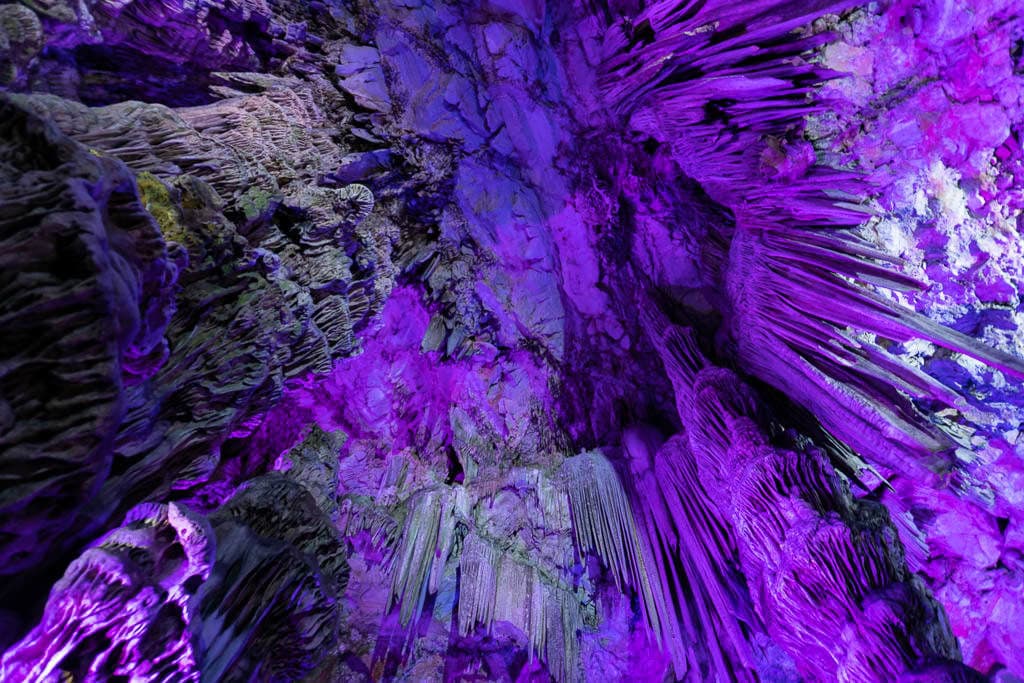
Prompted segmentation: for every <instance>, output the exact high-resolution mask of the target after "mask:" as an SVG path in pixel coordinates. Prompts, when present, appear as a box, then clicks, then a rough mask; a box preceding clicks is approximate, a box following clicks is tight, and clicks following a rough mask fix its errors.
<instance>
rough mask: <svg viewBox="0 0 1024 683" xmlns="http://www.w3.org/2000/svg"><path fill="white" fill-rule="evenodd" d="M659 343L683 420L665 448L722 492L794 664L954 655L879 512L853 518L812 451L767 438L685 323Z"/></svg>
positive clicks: (868, 676)
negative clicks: (681, 430)
mask: <svg viewBox="0 0 1024 683" xmlns="http://www.w3.org/2000/svg"><path fill="white" fill-rule="evenodd" d="M656 343H657V344H658V346H659V352H660V353H661V354H662V357H663V359H664V361H665V366H666V369H667V371H668V372H669V375H670V377H671V379H672V380H673V383H674V385H675V389H676V395H677V403H678V406H679V411H680V417H681V419H682V420H683V422H684V424H686V425H687V426H688V429H687V432H686V438H685V440H683V439H675V440H672V441H670V442H669V444H668V446H670V447H671V448H672V449H673V451H674V452H673V457H674V458H676V459H687V458H689V459H692V461H693V462H694V463H695V465H696V471H697V473H698V474H699V476H700V477H701V478H702V479H704V480H705V481H707V482H709V484H710V486H712V487H713V488H714V489H715V490H717V491H721V492H722V493H723V494H724V495H722V496H719V497H717V498H715V499H714V501H713V503H714V506H715V508H716V511H717V513H718V514H719V515H720V516H721V517H722V519H724V520H726V521H727V522H728V523H729V525H730V526H731V528H732V533H733V538H734V539H735V542H736V544H737V546H736V551H737V552H736V555H737V559H738V562H739V565H740V567H741V568H742V570H743V574H744V575H745V576H746V578H747V581H748V582H749V593H750V596H751V599H752V602H753V605H754V607H755V609H756V611H757V614H758V615H760V618H761V619H762V620H763V621H764V622H765V624H766V627H767V630H768V633H769V634H770V635H771V637H772V638H773V640H774V641H775V642H776V643H778V644H779V645H780V646H782V647H783V648H784V649H785V650H786V651H787V652H788V653H789V654H791V655H792V656H793V657H794V659H795V661H796V662H797V668H798V669H799V671H800V673H801V674H802V675H804V676H806V677H811V678H817V677H822V676H824V677H827V678H830V679H833V680H841V681H862V680H874V679H876V678H877V677H879V676H883V675H894V674H897V673H900V672H909V671H913V670H915V669H917V668H918V667H920V666H922V665H923V664H925V663H928V662H934V661H943V660H946V659H955V658H956V657H957V656H958V652H957V650H956V645H955V641H954V640H953V639H952V637H951V636H950V634H949V632H948V627H947V626H946V625H945V622H944V619H943V617H942V615H941V614H940V613H939V612H938V611H937V610H936V608H935V606H934V604H933V603H932V602H931V601H930V599H929V598H928V597H927V596H926V595H925V594H924V593H923V592H922V591H921V590H920V589H919V588H918V587H917V584H916V583H915V582H914V580H913V579H908V578H907V577H906V576H905V567H904V566H903V562H902V552H901V549H900V546H899V541H898V539H897V538H896V535H895V531H894V529H893V528H892V527H891V525H890V524H889V523H888V519H887V518H886V517H885V516H884V515H880V514H876V515H875V516H874V517H872V516H871V515H866V514H861V515H859V516H858V517H856V518H855V516H854V515H853V514H852V512H853V509H852V506H853V503H852V502H851V501H850V500H849V497H848V495H844V490H843V489H842V487H841V486H840V484H839V482H838V481H837V479H836V475H835V474H834V472H833V471H831V469H830V468H829V467H828V465H827V463H826V462H824V460H823V457H822V455H821V454H820V453H819V452H818V451H815V450H813V449H808V450H806V451H804V452H800V453H797V452H793V451H789V450H783V449H780V448H776V447H774V446H773V445H771V444H770V443H769V442H768V439H767V438H766V437H765V435H764V433H763V432H762V430H761V427H760V425H759V423H758V420H757V415H756V413H755V412H754V410H753V407H754V405H755V404H754V402H753V401H752V400H751V397H752V395H751V394H750V390H749V389H748V388H747V387H745V386H744V385H743V383H742V382H741V381H740V379H739V378H738V377H737V376H736V375H735V374H734V373H732V372H730V371H727V370H723V369H721V368H715V367H711V366H709V364H708V363H707V362H706V361H705V360H704V359H703V357H702V356H701V355H700V352H699V350H698V349H697V346H696V344H695V343H694V341H693V339H692V337H691V336H690V335H689V333H688V332H684V331H683V330H681V329H678V328H671V327H670V328H669V329H668V330H667V331H666V332H665V333H664V334H663V335H660V336H659V338H658V339H657V340H656ZM859 505H866V504H865V503H861V504H859Z"/></svg>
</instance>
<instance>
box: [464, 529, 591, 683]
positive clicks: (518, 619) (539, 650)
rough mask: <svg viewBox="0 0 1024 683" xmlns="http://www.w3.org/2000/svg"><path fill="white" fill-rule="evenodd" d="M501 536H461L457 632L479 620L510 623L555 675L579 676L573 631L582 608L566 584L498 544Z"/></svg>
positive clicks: (580, 626)
mask: <svg viewBox="0 0 1024 683" xmlns="http://www.w3.org/2000/svg"><path fill="white" fill-rule="evenodd" d="M500 542H501V539H487V538H484V537H482V536H480V535H478V534H474V533H471V534H469V535H467V536H466V538H465V539H464V541H463V546H462V556H461V558H460V559H459V571H460V575H461V577H460V589H459V590H460V597H459V616H458V625H459V633H460V634H462V635H469V634H471V633H472V632H473V629H474V628H475V627H476V626H477V625H478V624H479V625H480V626H482V627H483V628H484V629H486V630H488V631H489V630H490V629H491V627H492V626H493V624H494V623H495V622H498V621H504V622H508V623H509V624H512V625H513V626H515V627H516V628H517V629H519V630H520V631H522V632H523V633H524V634H526V638H527V642H528V654H529V657H530V658H531V659H532V658H533V657H534V656H538V657H540V659H541V660H542V661H544V662H545V663H546V664H547V666H548V669H549V670H550V671H551V672H552V674H554V676H555V678H556V680H559V681H566V682H567V683H575V682H576V681H580V680H582V678H581V675H582V671H581V662H580V648H579V634H580V632H581V631H582V630H583V614H582V608H581V605H580V600H579V597H578V596H577V595H576V592H575V591H574V590H573V588H572V586H571V585H569V584H567V583H565V582H564V581H561V580H559V579H558V578H557V577H556V576H553V575H551V574H550V573H548V572H546V571H544V570H543V569H542V568H541V567H539V566H537V565H536V564H535V563H533V562H531V561H530V560H529V559H528V558H527V557H525V556H523V555H522V554H521V553H519V554H517V553H515V552H510V551H506V550H503V549H502V548H500V547H499V546H498V543H500Z"/></svg>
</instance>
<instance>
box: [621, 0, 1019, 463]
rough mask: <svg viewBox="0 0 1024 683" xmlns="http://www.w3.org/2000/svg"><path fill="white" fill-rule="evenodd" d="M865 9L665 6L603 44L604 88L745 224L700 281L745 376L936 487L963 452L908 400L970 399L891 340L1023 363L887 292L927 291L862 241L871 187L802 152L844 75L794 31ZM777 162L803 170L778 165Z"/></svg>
mask: <svg viewBox="0 0 1024 683" xmlns="http://www.w3.org/2000/svg"><path fill="white" fill-rule="evenodd" d="M854 4H855V3H854V2H852V1H851V0H824V1H822V2H814V3H794V2H785V1H782V0H765V1H763V2H758V3H756V4H755V5H754V6H749V5H747V4H744V5H742V6H740V5H737V4H736V3H731V2H726V1H725V0H712V1H710V2H682V3H679V2H675V1H673V0H661V1H658V2H654V3H651V4H650V5H648V6H647V7H646V8H645V9H644V10H643V11H641V12H639V13H638V14H637V16H635V17H632V18H631V21H630V22H623V23H622V24H621V25H619V26H616V27H615V28H614V29H613V30H612V31H611V32H610V34H609V36H608V37H607V38H606V42H605V62H604V65H603V73H602V76H601V85H602V88H603V93H604V97H605V101H606V102H607V104H608V106H609V108H610V109H611V111H612V112H614V115H615V117H616V118H617V119H618V120H619V121H620V122H621V123H622V124H623V125H625V126H626V127H627V128H628V129H630V130H631V131H632V132H633V134H636V135H641V134H642V135H648V136H650V137H651V138H652V139H653V140H658V141H663V142H665V143H666V144H668V145H671V147H672V148H673V152H674V153H673V159H675V160H676V161H677V162H678V163H679V164H680V168H681V169H682V171H683V172H684V173H685V174H686V175H687V176H688V177H689V178H691V179H693V180H696V181H698V182H699V183H700V184H701V186H702V187H703V188H704V189H706V190H707V192H708V195H709V196H710V197H711V199H713V200H714V201H715V202H717V203H719V204H721V205H722V206H723V207H725V208H727V209H728V210H730V211H731V212H732V214H733V217H734V224H732V223H729V224H723V225H721V226H720V227H719V229H718V233H717V234H714V235H710V236H707V237H705V238H704V239H703V241H704V242H706V243H707V244H709V245H717V246H718V247H719V248H720V250H721V251H720V253H717V254H714V253H712V251H713V250H711V249H705V250H704V251H703V252H702V253H703V254H704V256H705V258H704V259H703V263H702V266H701V268H702V274H701V277H702V279H703V282H704V285H705V286H706V287H708V288H710V289H713V290H715V291H716V292H722V293H725V294H726V295H727V298H728V306H727V310H724V311H723V313H724V315H725V316H726V327H727V329H728V330H729V332H730V335H731V338H732V339H731V341H732V344H733V345H734V346H735V354H736V356H737V359H738V360H739V362H740V363H741V365H742V366H743V369H744V370H746V371H747V372H750V373H751V374H754V375H756V376H758V377H759V378H761V379H762V380H765V381H768V382H769V383H771V384H773V385H774V386H775V387H776V388H778V389H779V390H781V391H783V392H784V393H786V394H787V395H789V396H791V397H793V398H794V399H795V400H796V401H798V402H799V403H801V404H802V405H804V406H805V407H806V408H808V409H810V410H811V411H812V412H814V414H815V415H816V416H817V418H818V419H819V420H820V421H821V422H822V424H823V425H824V426H825V427H826V428H827V429H828V430H830V431H831V432H832V433H833V434H834V435H835V436H836V437H838V438H839V439H840V440H842V441H844V442H845V443H847V444H849V445H850V446H851V447H853V449H854V450H855V451H857V452H859V453H861V454H862V455H863V456H864V457H867V458H869V459H870V460H871V461H872V462H875V463H881V464H884V465H886V466H888V467H891V468H892V469H893V470H895V471H898V472H904V473H909V474H913V475H914V476H917V477H920V478H925V477H929V476H932V475H930V471H934V470H942V469H948V468H949V467H950V466H951V465H952V462H953V458H952V451H953V448H954V446H953V442H952V441H951V439H950V438H949V437H948V435H946V434H944V433H943V432H942V431H941V430H940V429H938V428H937V427H936V425H935V424H933V423H932V421H931V420H930V419H929V418H928V417H927V416H926V415H923V414H922V413H921V412H920V410H919V409H918V408H917V407H915V405H914V404H913V402H912V400H911V399H912V398H917V399H920V398H928V399H935V400H940V401H943V402H946V403H947V404H949V405H959V404H960V401H959V400H958V398H957V397H956V396H955V395H954V394H952V393H951V392H950V391H949V390H948V389H947V388H945V387H943V386H941V385H940V384H939V383H938V382H936V381H935V380H933V379H932V378H930V377H928V376H927V375H925V374H924V373H922V372H921V371H919V370H918V369H916V368H914V367H912V366H910V365H908V364H906V363H904V362H903V361H901V360H899V359H898V358H896V357H895V356H893V355H891V354H889V353H888V352H887V351H886V350H885V349H883V347H882V345H883V344H884V343H885V340H890V341H895V342H906V341H909V340H911V339H927V340H928V341H931V342H933V343H935V344H937V345H939V346H941V347H944V348H946V349H949V350H951V351H955V352H958V353H962V354H964V355H967V356H970V357H972V358H975V359H977V360H979V361H980V362H982V363H985V364H987V365H989V366H991V367H993V368H997V369H999V370H1000V371H1002V372H1004V373H1007V374H1008V375H1012V376H1017V377H1024V363H1022V362H1021V361H1020V359H1018V358H1015V357H1013V356H1012V355H1010V354H1008V353H1005V352H1003V351H1000V350H997V349H993V348H990V347H988V346H985V345H984V344H981V343H980V342H978V341H977V340H975V339H972V338H970V337H968V336H967V335H964V334H962V333H961V332H959V331H956V330H953V329H950V328H947V327H943V326H941V325H939V324H937V323H935V322H933V321H932V320H930V319H928V318H927V317H925V316H923V315H920V314H918V313H916V312H914V311H913V310H910V309H908V308H906V307H903V306H901V305H899V304H898V303H896V302H895V301H893V300H891V299H889V298H887V297H885V296H883V295H882V294H881V293H879V292H878V289H879V288H881V289H883V290H896V291H906V290H908V289H915V288H918V287H919V286H920V285H919V283H917V282H916V281H915V280H914V279H913V278H910V277H908V276H906V275H903V274H902V273H900V272H899V262H898V260H897V259H894V258H893V257H892V256H889V255H888V254H885V253H883V252H881V251H880V250H878V249H877V248H874V247H873V246H871V245H869V244H867V243H866V242H865V241H864V240H863V239H862V238H860V237H858V236H857V235H856V234H855V233H854V230H853V229H854V228H856V227H857V226H858V225H859V224H860V223H862V222H863V221H864V220H866V219H867V218H868V217H869V216H870V215H871V210H870V209H869V208H867V207H866V206H865V205H864V204H863V203H862V202H861V200H860V199H859V198H861V197H864V196H865V195H867V194H870V192H871V191H872V187H871V186H870V185H869V183H868V181H867V180H866V179H865V178H863V177H861V176H859V175H857V174H855V173H852V172H850V171H846V170H840V169H835V168H830V167H827V166H824V165H821V164H817V163H816V162H815V157H814V151H813V148H811V147H810V145H809V144H808V143H807V142H805V141H803V140H801V139H800V135H799V131H800V130H801V128H802V126H803V120H804V118H805V117H806V116H807V115H809V114H815V113H821V112H822V111H823V110H824V109H825V108H827V106H828V103H827V101H825V100H824V99H823V98H817V97H815V88H816V87H817V86H818V85H820V84H821V83H822V82H824V81H825V80H828V79H829V78H832V77H835V76H837V74H833V73H831V72H828V71H827V70H825V69H823V68H821V67H820V66H818V65H816V64H813V63H812V62H811V61H809V60H808V59H806V56H807V55H808V53H809V51H811V50H813V49H815V48H816V47H819V46H820V45H822V44H823V43H825V42H826V41H827V40H829V38H830V36H829V35H828V34H827V33H819V34H808V35H804V36H798V35H796V34H794V33H793V32H794V30H795V29H797V28H798V27H800V26H802V25H803V24H805V23H806V22H808V21H810V20H812V19H813V18H815V17H817V16H820V15H821V14H822V13H825V12H838V11H841V10H843V9H845V8H847V7H849V6H851V5H854ZM634 27H635V28H634ZM639 27H645V30H646V31H648V32H649V34H650V36H651V38H650V39H649V40H639V39H638V35H637V29H638V28H639ZM750 60H756V63H757V67H756V68H751V66H750V63H749V62H750ZM780 150H783V151H782V152H780ZM780 154H783V156H785V157H786V159H787V163H790V164H791V165H792V168H788V169H787V170H781V169H779V168H775V167H773V166H772V165H771V163H769V161H767V160H769V159H772V158H775V157H776V156H778V155H780ZM680 228H681V229H682V230H685V229H686V226H680ZM855 332H868V333H872V334H873V335H876V336H877V338H878V341H877V342H876V341H871V340H869V339H866V338H864V336H863V335H861V336H859V337H858V336H855V334H854V333H855ZM907 453H911V454H913V455H915V456H916V458H913V457H911V458H908V457H907V456H906V454H907Z"/></svg>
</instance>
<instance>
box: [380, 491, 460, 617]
mask: <svg viewBox="0 0 1024 683" xmlns="http://www.w3.org/2000/svg"><path fill="white" fill-rule="evenodd" d="M452 503H453V495H452V491H451V489H443V488H434V489H427V490H424V491H420V492H418V493H416V494H415V495H414V500H413V501H412V502H411V504H410V506H409V511H408V514H407V516H406V519H405V525H404V527H403V529H402V538H401V545H400V546H399V548H398V549H397V552H396V555H395V561H394V565H393V567H392V570H391V571H392V579H391V592H390V594H389V597H388V602H387V604H386V605H385V613H387V612H389V611H390V610H391V607H392V606H393V605H398V606H399V610H400V611H399V615H400V616H399V618H400V622H401V624H402V625H403V626H408V625H409V624H410V623H413V624H414V623H416V622H417V621H418V620H419V617H420V614H421V613H422V611H423V603H424V601H425V600H426V597H427V594H428V593H429V592H430V591H431V590H436V588H437V582H438V581H439V580H440V575H441V572H442V571H443V569H444V563H445V562H446V561H447V559H448V556H449V554H450V553H451V543H452V539H453V534H454V526H455V517H454V508H453V504H452Z"/></svg>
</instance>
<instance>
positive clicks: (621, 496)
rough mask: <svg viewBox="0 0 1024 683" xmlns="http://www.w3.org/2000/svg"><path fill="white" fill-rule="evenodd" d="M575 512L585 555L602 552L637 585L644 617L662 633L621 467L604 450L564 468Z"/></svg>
mask: <svg viewBox="0 0 1024 683" xmlns="http://www.w3.org/2000/svg"><path fill="white" fill-rule="evenodd" d="M562 469H563V472H564V475H565V479H566V482H565V488H566V492H567V493H568V496H569V501H570V510H571V511H572V519H573V532H574V534H575V536H576V545H577V547H578V548H579V550H580V552H581V553H586V552H588V551H594V552H596V553H597V554H598V555H599V556H600V557H601V558H602V559H603V560H604V561H605V562H607V563H608V565H609V567H610V568H611V570H612V573H613V575H614V576H615V579H616V581H618V582H619V585H620V586H621V587H625V586H632V587H633V588H634V589H635V590H636V591H637V593H638V595H639V597H640V602H641V604H642V605H643V609H644V616H645V618H646V619H647V622H648V624H649V625H650V627H651V629H652V631H653V632H654V633H655V634H657V635H658V636H659V637H660V634H661V623H660V621H659V614H660V613H663V612H664V609H661V610H659V609H658V603H659V602H661V603H663V602H664V600H665V598H664V597H663V596H660V595H659V596H658V598H656V597H655V592H654V590H653V588H652V586H651V582H650V574H649V572H648V568H647V566H646V559H645V553H644V550H643V547H642V545H641V542H640V534H639V531H638V529H637V524H636V520H635V519H634V517H633V510H632V508H631V506H630V503H629V500H628V498H627V497H626V493H625V491H624V490H623V488H622V483H621V482H620V481H619V476H618V474H616V472H615V468H614V467H613V466H612V464H611V463H610V462H609V461H608V459H607V458H605V456H604V455H603V454H601V453H600V452H598V451H591V452H588V453H581V454H580V455H577V456H575V457H572V458H569V459H568V460H566V461H565V464H564V465H563V466H562Z"/></svg>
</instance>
